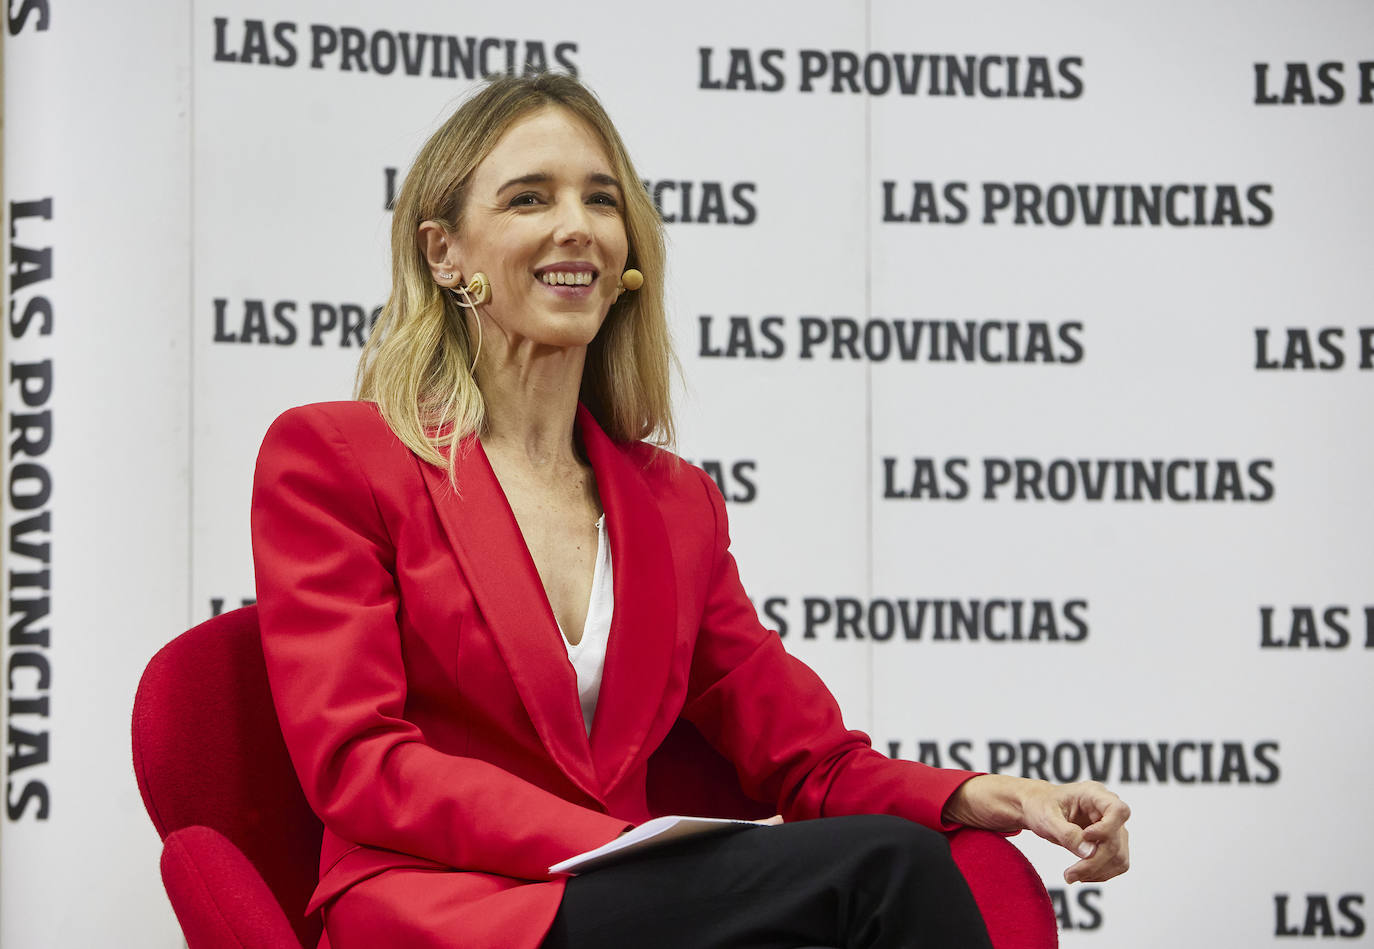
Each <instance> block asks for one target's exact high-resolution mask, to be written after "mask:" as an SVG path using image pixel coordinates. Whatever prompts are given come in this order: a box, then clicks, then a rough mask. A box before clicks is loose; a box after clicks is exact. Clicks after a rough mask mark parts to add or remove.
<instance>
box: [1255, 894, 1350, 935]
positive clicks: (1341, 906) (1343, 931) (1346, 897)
mask: <svg viewBox="0 0 1374 949" xmlns="http://www.w3.org/2000/svg"><path fill="white" fill-rule="evenodd" d="M1290 900H1292V902H1294V903H1298V902H1299V901H1300V900H1301V902H1302V909H1301V910H1300V909H1298V907H1297V906H1294V907H1292V908H1291V909H1290V907H1289V901H1290ZM1333 903H1334V904H1335V910H1334V911H1333V910H1332V904H1333ZM1363 908H1364V894H1363V893H1342V894H1341V895H1340V896H1335V897H1333V896H1331V895H1329V894H1326V893H1305V894H1304V895H1303V896H1302V897H1295V896H1292V895H1290V894H1288V893H1275V894H1274V935H1275V936H1299V937H1307V938H1313V937H1317V938H1322V937H1324V938H1328V939H1329V938H1332V937H1339V938H1341V939H1358V938H1360V937H1361V936H1363V935H1364V933H1365V921H1364V913H1363ZM1299 918H1301V922H1299Z"/></svg>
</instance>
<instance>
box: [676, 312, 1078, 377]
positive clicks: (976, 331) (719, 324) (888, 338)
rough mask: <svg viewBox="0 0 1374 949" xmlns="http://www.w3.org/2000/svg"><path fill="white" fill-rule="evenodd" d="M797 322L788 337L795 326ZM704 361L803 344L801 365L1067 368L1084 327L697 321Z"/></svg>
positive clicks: (738, 318) (766, 355)
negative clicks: (890, 363)
mask: <svg viewBox="0 0 1374 949" xmlns="http://www.w3.org/2000/svg"><path fill="white" fill-rule="evenodd" d="M789 323H791V324H793V329H792V331H790V332H789V331H788V329H787V327H788V324H789ZM697 325H698V341H699V345H698V347H697V355H698V356H700V357H702V358H706V359H714V358H725V359H781V358H782V357H783V356H785V355H787V354H788V352H789V347H788V344H787V339H788V337H793V338H795V340H796V343H795V346H794V347H793V348H792V350H791V351H792V352H793V353H795V355H796V357H797V358H798V359H807V360H812V359H821V360H832V361H837V362H838V361H855V362H863V361H866V362H888V361H894V362H897V361H899V362H983V363H994V364H996V363H1060V364H1067V365H1072V364H1075V363H1079V362H1082V360H1083V356H1084V343H1083V339H1082V336H1083V323H1081V322H1079V321H1077V320H1070V321H1066V322H1062V323H1049V322H1043V321H1039V320H1031V321H1028V322H1021V321H1019V320H911V319H893V318H889V317H872V318H870V319H866V320H858V319H855V318H854V317H850V316H831V317H820V316H800V317H797V318H795V320H793V319H791V318H785V317H782V316H778V315H769V316H764V317H751V316H745V315H740V314H731V315H730V316H728V317H723V318H717V317H716V316H714V315H712V314H709V313H708V314H702V315H701V316H699V317H698V324H697Z"/></svg>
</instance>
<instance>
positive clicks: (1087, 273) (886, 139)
mask: <svg viewBox="0 0 1374 949" xmlns="http://www.w3.org/2000/svg"><path fill="white" fill-rule="evenodd" d="M8 12H9V23H8V27H9V29H8V35H7V36H6V48H5V113H6V125H7V129H6V131H7V134H6V140H5V191H6V194H5V216H6V225H7V228H8V229H7V231H6V234H7V238H8V240H9V242H10V255H9V258H8V259H9V261H10V264H9V267H8V278H7V279H8V282H7V284H6V294H7V303H8V313H9V314H10V315H9V317H8V324H7V329H6V337H5V344H4V346H5V349H4V355H5V360H6V362H7V363H8V367H7V373H6V380H5V381H6V387H5V390H4V399H5V405H4V410H5V412H6V413H7V415H8V418H9V422H8V443H9V449H8V452H7V462H6V482H5V483H6V488H7V494H6V515H5V516H6V525H7V527H8V528H9V534H8V536H9V544H8V545H7V548H6V553H5V558H6V560H5V566H6V575H7V581H8V584H9V586H8V588H7V594H8V596H7V599H8V606H7V613H6V615H7V619H6V628H7V630H9V638H8V642H7V649H6V656H7V664H8V665H7V670H8V675H7V677H6V679H7V683H6V686H7V688H8V690H9V691H8V704H7V705H6V714H7V738H8V742H9V745H8V748H7V786H6V793H7V816H6V820H5V821H4V822H3V830H2V831H0V942H3V944H4V945H5V946H16V947H19V946H24V947H27V946H67V945H83V944H86V943H88V942H95V941H96V940H99V941H101V942H104V943H112V944H115V945H135V944H137V945H141V946H146V945H165V946H169V947H170V946H176V945H178V944H179V940H180V936H179V933H178V930H177V927H176V925H175V922H174V920H173V919H172V917H171V914H170V911H169V909H168V908H167V906H166V900H165V897H164V896H163V895H162V892H161V888H160V884H159V882H158V877H157V846H158V845H157V840H156V834H155V833H154V832H153V830H152V827H151V824H150V823H149V822H148V821H147V819H146V817H145V816H144V815H143V812H142V807H141V804H140V802H139V799H138V794H137V790H136V788H135V786H134V782H133V776H132V772H131V768H130V767H129V763H128V758H129V755H128V738H127V725H128V711H129V706H130V702H131V698H132V694H133V689H134V686H135V684H136V682H137V677H138V674H139V673H140V672H141V670H142V667H143V664H144V663H145V662H146V661H147V659H148V657H149V656H151V654H152V653H153V652H154V651H155V650H156V649H157V648H158V647H159V646H161V645H162V644H163V643H164V642H166V641H167V640H168V639H170V638H172V637H173V636H174V635H176V634H177V633H178V632H179V631H180V630H182V629H183V628H185V627H187V626H189V625H192V624H194V623H196V622H199V621H200V620H202V619H204V618H206V617H208V616H210V615H211V614H212V613H214V612H217V611H219V610H221V609H228V608H232V607H234V606H237V605H239V603H240V602H243V601H244V600H245V599H251V597H252V595H253V577H252V565H251V560H250V557H249V545H248V518H247V512H248V495H249V485H250V478H251V472H252V465H253V460H254V457H255V453H256V449H257V445H258V442H259V440H260V439H261V437H262V434H263V432H264V431H265V429H266V427H267V425H268V424H269V423H270V421H271V420H272V418H274V417H275V416H276V415H277V414H278V413H279V412H280V411H282V410H283V409H285V408H287V407H289V406H291V405H296V404H300V403H303V402H309V401H319V400H325V399H335V398H345V397H347V396H348V394H349V391H350V386H351V380H352V373H353V369H354V366H355V363H356V360H357V356H358V351H359V349H358V347H359V343H360V341H361V338H362V333H363V332H364V328H363V327H364V326H365V323H366V320H367V319H368V315H369V314H370V313H371V312H372V311H373V310H374V309H375V308H376V307H377V306H379V305H380V304H381V303H382V302H383V300H384V299H385V297H386V293H387V269H386V267H387V261H386V244H387V232H388V228H389V224H390V220H389V214H388V212H387V209H386V203H387V198H388V194H389V190H390V189H393V188H394V187H396V186H397V182H398V180H399V177H400V176H401V175H403V174H404V171H405V169H406V167H407V165H408V163H409V161H410V159H411V157H412V156H413V154H414V153H415V151H416V150H417V149H418V147H419V145H420V143H421V142H422V141H423V140H424V138H425V137H426V136H427V135H428V134H429V132H430V131H432V129H433V128H435V127H436V126H437V125H438V123H439V122H441V121H442V119H443V118H444V117H445V116H446V115H447V113H448V111H449V110H450V109H451V108H452V106H453V104H454V102H455V101H456V100H457V99H458V98H459V97H461V96H462V95H463V94H464V93H466V92H467V91H469V90H470V89H471V88H472V87H473V86H474V85H475V82H476V81H477V80H478V79H479V78H480V73H481V72H482V70H483V68H484V56H485V68H486V69H487V70H488V71H491V72H501V71H504V70H506V69H507V68H512V67H511V64H512V63H513V64H514V65H513V68H515V69H516V70H519V69H521V68H523V65H524V63H525V62H526V60H527V59H529V60H531V61H533V62H535V63H538V62H540V61H541V60H542V61H543V62H545V63H547V64H548V65H549V66H551V67H553V68H558V69H562V70H569V69H571V70H573V71H575V72H576V73H577V74H578V75H579V76H580V77H581V78H583V79H584V80H585V81H586V82H587V83H588V84H589V85H590V86H592V88H594V89H595V90H596V91H597V92H598V93H599V94H600V95H601V97H602V98H603V100H604V101H605V102H606V104H607V107H608V109H609V111H610V112H611V115H612V116H613V118H615V120H616V121H617V123H618V125H619V126H620V128H621V131H622V134H623V135H624V137H625V139H626V141H627V142H628V144H629V145H630V148H631V151H632V154H633V155H634V157H635V160H636V163H637V165H638V168H639V171H640V173H641V175H642V176H643V178H644V179H645V183H646V186H647V187H649V188H650V189H651V190H652V191H654V193H656V194H657V195H658V196H659V200H660V202H661V207H662V209H663V211H664V214H665V218H666V219H667V220H668V221H669V223H668V235H669V245H670V251H669V254H670V271H669V273H667V274H664V275H652V274H651V275H647V276H648V277H649V279H662V280H664V281H666V285H667V288H668V298H669V306H670V311H671V314H672V318H673V321H674V330H675V334H676V337H677V342H678V346H679V354H680V356H681V358H682V362H683V368H684V377H685V378H684V385H683V390H682V393H681V398H680V399H679V408H680V413H681V438H680V443H679V446H678V448H679V451H680V452H681V453H682V454H683V455H684V456H685V457H687V458H690V459H692V460H694V461H697V462H699V463H712V464H713V467H711V468H710V470H712V471H713V473H715V472H719V475H720V477H719V479H718V480H720V482H721V486H722V489H723V490H724V492H725V494H726V497H727V499H729V500H730V512H731V518H732V529H733V536H734V540H735V552H736V556H737V557H738V559H739V561H740V564H741V569H742V572H743V575H744V579H745V582H746V585H747V586H748V587H749V589H750V591H751V593H752V594H753V596H754V597H755V601H756V603H757V604H758V606H759V608H760V612H761V615H762V616H763V618H764V621H765V622H766V623H768V625H770V626H771V627H773V628H776V629H778V630H779V632H780V633H782V634H783V636H784V641H785V642H786V644H787V646H788V648H789V649H791V650H793V651H794V652H795V653H796V654H798V655H800V656H802V657H803V658H804V659H806V660H807V661H808V662H811V663H812V664H814V665H815V666H816V667H817V669H818V670H819V671H820V672H821V673H822V675H823V676H824V677H825V679H826V680H827V682H828V683H830V685H831V686H832V688H833V689H834V690H835V692H836V695H837V696H838V697H839V699H840V701H841V703H842V705H843V707H844V709H845V711H846V715H847V717H848V719H849V720H850V723H851V724H852V725H854V726H856V727H860V728H864V729H865V730H868V731H869V732H870V733H871V734H872V736H873V739H874V742H875V744H876V745H877V747H879V748H880V749H882V750H885V751H888V752H890V753H893V754H897V755H901V756H904V757H911V758H917V757H919V758H922V759H924V760H928V761H931V762H932V763H939V764H953V765H967V766H971V767H975V768H979V769H995V770H1001V771H1007V772H1010V773H1017V774H1030V775H1033V776H1044V777H1048V778H1051V779H1058V780H1071V779H1076V778H1086V777H1100V778H1102V779H1104V780H1106V781H1107V783H1109V784H1110V785H1111V786H1113V787H1114V788H1115V789H1117V790H1118V791H1119V792H1120V793H1121V794H1122V796H1123V797H1125V798H1126V799H1127V800H1128V801H1129V802H1130V803H1131V804H1132V806H1133V808H1134V809H1135V817H1134V818H1133V820H1132V829H1133V841H1132V843H1133V850H1134V863H1135V867H1134V869H1133V870H1132V871H1131V873H1130V874H1129V875H1128V876H1126V877H1124V878H1122V879H1120V880H1118V881H1113V882H1111V883H1108V884H1105V885H1101V886H1087V887H1085V886H1077V887H1073V888H1065V887H1064V886H1063V885H1062V883H1060V882H1059V874H1060V873H1061V872H1062V870H1063V868H1064V867H1065V866H1066V865H1067V864H1068V862H1070V861H1069V860H1068V858H1067V855H1063V856H1061V854H1060V853H1059V852H1057V851H1056V850H1054V849H1053V848H1051V847H1049V846H1048V845H1046V844H1043V843H1041V842H1039V841H1037V840H1034V839H1027V838H1026V837H1025V835H1023V836H1022V837H1020V838H1017V842H1018V844H1020V845H1021V846H1022V848H1023V849H1024V850H1025V851H1026V853H1027V854H1028V855H1029V856H1030V857H1031V859H1032V861H1033V862H1034V863H1035V865H1036V866H1037V868H1038V869H1039V870H1040V871H1041V872H1042V874H1043V875H1044V877H1045V879H1046V881H1047V883H1048V884H1049V885H1050V887H1051V890H1052V895H1053V896H1054V898H1055V900H1056V907H1057V909H1058V911H1059V917H1060V926H1061V933H1062V941H1063V944H1064V945H1066V946H1074V945H1082V946H1093V945H1098V946H1108V945H1109V946H1113V947H1128V949H1129V947H1141V949H1144V947H1154V946H1157V945H1160V944H1162V943H1169V944H1173V945H1177V946H1189V947H1213V946H1230V945H1237V946H1239V945H1247V946H1253V945H1267V944H1270V943H1278V944H1284V943H1286V942H1288V941H1291V940H1292V939H1295V938H1296V939H1304V938H1311V939H1322V938H1330V939H1332V940H1335V941H1337V942H1339V943H1341V944H1348V943H1351V942H1355V943H1358V942H1362V941H1368V940H1369V939H1370V938H1371V937H1370V935H1369V925H1368V923H1369V919H1370V917H1371V914H1372V910H1371V907H1370V904H1369V896H1370V893H1371V883H1370V878H1371V871H1372V870H1374V859H1372V858H1371V857H1370V856H1369V852H1370V847H1371V845H1372V844H1374V822H1371V820H1370V818H1369V817H1368V808H1367V803H1366V800H1367V797H1368V793H1367V790H1366V789H1367V788H1368V786H1369V785H1370V783H1371V780H1372V779H1374V765H1371V752H1372V751H1374V747H1371V739H1370V732H1369V728H1368V726H1367V721H1368V718H1369V716H1370V713H1371V711H1372V710H1374V701H1372V700H1371V697H1370V692H1371V690H1370V685H1371V674H1370V672H1371V662H1374V588H1371V586H1370V580H1369V578H1370V576H1371V567H1374V545H1371V543H1370V537H1371V536H1372V535H1374V506H1371V504H1370V503H1369V500H1368V485H1369V483H1370V472H1371V467H1374V448H1371V442H1370V439H1369V438H1368V435H1367V433H1368V429H1369V425H1370V423H1371V421H1374V401H1372V400H1371V397H1370V395H1371V393H1370V385H1371V380H1374V312H1371V309H1370V303H1369V301H1370V299H1371V298H1372V297H1371V291H1374V276H1371V274H1374V269H1371V268H1370V266H1369V260H1370V257H1371V250H1374V228H1371V224H1370V221H1371V220H1374V187H1371V185H1370V182H1369V173H1368V164H1369V155H1370V154H1372V153H1374V125H1372V124H1371V119H1374V46H1371V45H1370V37H1372V36H1374V8H1371V7H1370V6H1369V5H1368V4H1365V3H1361V2H1355V0H1346V2H1340V0H1323V2H1320V3H1311V4H1304V5H1301V6H1298V5H1292V4H1285V3H1278V2H1274V0H1267V2H1263V3H1256V2H1250V3H1242V2H1239V0H1233V2H1213V3H1208V4H1187V3H1182V2H1177V0H1170V2H1163V3H1157V4H1154V5H1152V6H1151V7H1150V9H1149V11H1148V12H1143V11H1140V10H1136V9H1134V8H1131V9H1127V8H1122V7H1114V8H1113V7H1105V6H1103V5H1082V4H1076V3H1071V2H1067V0H1062V2H1055V3H1047V4H1037V5H1035V6H1034V7H1033V8H1031V7H1028V6H1026V5H1024V4H1015V3H1010V2H1003V0H998V2H996V3H992V4H981V5H977V6H975V7H968V8H960V7H954V8H950V7H949V6H948V5H943V4H941V5H937V4H933V3H920V4H905V3H896V2H880V0H871V2H868V3H853V4H828V5H822V4H809V5H806V6H805V7H802V6H799V5H797V4H769V5H764V4H756V5H742V4H739V3H724V2H714V0H712V2H702V3H697V4H694V5H691V6H689V7H679V8H676V9H672V10H669V9H663V10H659V9H657V8H648V7H645V6H643V5H642V4H630V3H606V4H601V5H599V6H598V8H597V9H596V10H595V11H590V12H588V11H581V12H579V13H578V14H577V15H576V16H568V15H567V13H568V10H567V8H566V6H565V5H559V4H554V3H550V2H545V0H540V2H531V3H527V4H524V5H523V6H522V7H521V9H520V11H519V13H518V14H516V13H511V12H506V11H503V10H502V9H500V8H499V7H496V6H493V5H489V4H488V5H478V4H465V5H462V6H460V7H458V8H455V7H454V5H453V4H448V3H439V2H432V0H424V2H420V0H417V2H413V3H410V4H407V5H405V6H404V7H403V8H398V9H397V10H392V11H384V10H382V9H381V8H380V7H378V6H377V5H375V4H363V3H357V2H353V3H337V2H331V3H325V2H320V0H316V2H309V0H291V2H286V3H280V4H276V5H273V6H272V8H271V9H270V10H267V9H264V8H262V7H260V6H254V5H251V4H246V3H243V2H241V0H221V2H218V3H213V4H210V3H204V2H196V3H192V4H190V5H189V8H188V5H186V4H175V3H172V2H171V0H158V2H155V3H146V4H141V5H137V7H136V8H130V7H129V5H123V6H121V7H119V8H111V7H109V6H107V5H98V4H90V3H85V4H83V3H77V2H68V3H58V2H57V0H11V3H10V4H9V5H8ZM559 24H567V25H566V26H564V25H559ZM469 43H470V46H471V54H470V55H469V54H468V49H469ZM484 51H485V52H484ZM407 59H409V62H407ZM410 73H414V74H410ZM450 73H451V75H450ZM49 264H50V265H51V266H50V267H49V266H48V265H49ZM26 315H27V316H26ZM45 328H46V330H47V331H46V332H45V331H44V329H45ZM49 379H50V380H51V385H50V386H49V385H46V383H45V380H49ZM25 380H28V381H27V383H26V382H25ZM43 412H47V413H49V414H48V415H46V416H44V415H43V414H42V413H43ZM45 433H46V436H50V437H46V436H45ZM35 466H36V467H35ZM36 468H41V469H42V472H43V473H42V474H40V473H38V472H37V470H36ZM44 476H46V477H47V478H48V479H49V481H50V484H51V490H50V492H45V491H40V490H39V489H40V488H42V486H43V484H45V483H48V482H45V481H44V480H43V478H44ZM44 515H47V519H44ZM35 518H36V520H35ZM43 571H47V572H46V574H44V573H43ZM44 597H47V600H46V603H44V606H46V608H47V610H48V612H47V613H46V614H42V613H41V607H40V606H39V605H37V604H40V603H43V598H44ZM26 610H27V611H29V615H31V616H32V617H34V618H33V619H32V621H31V622H29V623H28V624H27V625H25V624H24V623H23V622H22V620H23V616H24V611H26ZM1266 610H1267V611H1268V612H1265V611H1266ZM1265 616H1267V617H1268V620H1267V621H1266V620H1265V619H1264V617H1265ZM1309 619H1311V620H1312V622H1310V623H1309ZM43 630H46V632H42V631H43ZM45 700H46V701H45ZM74 894H79V895H74Z"/></svg>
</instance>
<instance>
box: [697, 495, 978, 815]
mask: <svg viewBox="0 0 1374 949" xmlns="http://www.w3.org/2000/svg"><path fill="white" fill-rule="evenodd" d="M699 474H700V477H701V480H702V481H703V486H704V488H705V491H706V494H707V497H708V498H709V502H710V507H711V511H712V513H713V514H714V517H715V525H716V530H715V544H714V550H713V556H714V563H713V565H712V568H711V579H710V581H709V589H708V592H707V596H706V601H705V609H704V612H703V615H702V621H701V629H700V631H699V633H698V637H697V644H696V650H695V652H694V654H693V659H692V671H691V677H690V680H689V683H688V701H687V703H686V705H685V706H684V709H683V712H684V715H685V716H686V717H687V718H688V719H689V720H690V721H691V722H692V723H693V724H694V725H696V726H697V728H698V729H699V730H700V731H701V732H702V734H703V735H704V736H705V737H706V738H707V740H708V741H710V742H711V743H712V744H713V745H715V747H716V749H717V750H718V751H720V752H721V753H722V754H723V755H724V756H725V757H726V758H728V759H729V760H730V761H731V762H732V763H733V764H734V765H735V768H736V770H737V771H738V772H739V775H740V779H741V782H742V785H743V788H744V791H745V793H746V794H748V795H749V796H750V797H752V798H754V799H755V800H758V801H767V802H776V806H777V807H778V810H779V813H781V814H782V815H783V817H784V818H786V819H787V820H804V819H808V818H815V817H836V816H841V815H848V814H896V815H899V816H902V817H906V818H908V819H910V820H913V821H916V822H918V823H920V824H924V825H926V826H927V827H934V828H937V829H940V830H953V829H954V828H955V827H957V826H959V825H957V824H951V823H949V822H948V821H944V820H942V819H941V812H942V810H943V809H944V805H945V802H946V801H947V800H948V799H949V796H950V795H951V794H953V793H954V791H955V789H956V788H958V787H959V785H961V784H963V783H964V782H965V781H967V780H968V779H969V778H971V777H974V776H975V774H976V772H970V771H958V770H953V769H943V768H932V767H930V766H928V765H924V764H919V763H917V762H912V761H894V760H892V759H890V758H888V757H887V756H885V755H883V754H881V753H879V752H877V751H875V750H874V749H873V747H872V744H871V743H870V741H869V738H868V736H867V735H865V734H864V733H863V732H859V731H850V730H847V729H846V728H845V726H844V722H843V720H842V718H841V715H840V710H839V706H838V705H837V704H836V702H835V699H834V697H833V696H832V695H831V694H830V690H829V689H827V688H826V687H825V684H824V683H823V682H822V681H821V680H820V678H819V677H818V676H817V675H816V674H815V673H814V672H813V671H812V670H811V669H810V668H809V667H808V666H807V665H806V664H805V663H803V662H802V661H801V660H799V659H796V658H795V657H793V656H791V655H789V654H788V653H787V651H786V650H784V649H783V646H782V641H781V639H780V638H779V637H778V636H777V634H776V633H774V632H772V631H771V630H768V629H765V628H764V627H763V625H762V624H761V623H760V622H759V619H758V614H757V613H756V612H755V610H754V606H753V604H752V603H751V602H750V600H749V597H748V596H747V595H746V594H745V592H744V588H743V586H742V584H741V583H740V578H739V570H738V568H737V567H736V565H735V559H734V557H733V556H732V555H731V554H730V537H729V529H728V527H727V523H726V517H725V502H724V499H723V498H722V497H721V495H720V491H719V489H718V488H717V487H716V485H715V482H714V481H712V480H711V478H710V477H708V476H707V475H705V474H704V473H699Z"/></svg>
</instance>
